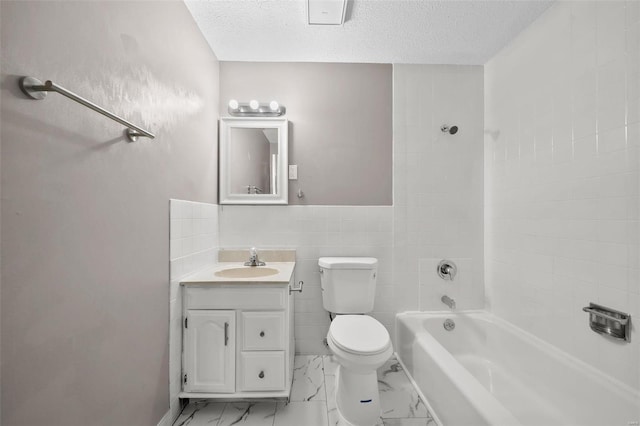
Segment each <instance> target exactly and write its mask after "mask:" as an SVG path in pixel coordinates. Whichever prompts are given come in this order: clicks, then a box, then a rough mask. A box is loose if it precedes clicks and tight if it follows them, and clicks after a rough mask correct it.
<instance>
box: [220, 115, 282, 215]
mask: <svg viewBox="0 0 640 426" xmlns="http://www.w3.org/2000/svg"><path fill="white" fill-rule="evenodd" d="M287 133H288V124H287V120H286V119H283V118H222V119H220V179H219V182H220V204H287V203H288V200H289V198H288V197H289V195H288V183H289V182H288V179H287V166H288V156H287V145H288V138H287Z"/></svg>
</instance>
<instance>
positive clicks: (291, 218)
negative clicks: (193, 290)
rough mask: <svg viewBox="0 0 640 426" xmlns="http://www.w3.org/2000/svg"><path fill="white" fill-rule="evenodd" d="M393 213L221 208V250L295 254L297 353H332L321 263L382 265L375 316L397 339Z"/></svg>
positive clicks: (353, 208)
mask: <svg viewBox="0 0 640 426" xmlns="http://www.w3.org/2000/svg"><path fill="white" fill-rule="evenodd" d="M392 218H393V209H392V207H390V206H220V246H221V247H224V248H247V247H251V246H255V247H257V248H258V250H259V249H266V248H295V249H296V259H297V260H296V262H297V263H296V272H295V276H296V280H297V281H304V291H303V292H302V293H301V294H296V296H295V298H296V301H295V334H296V353H299V354H323V353H328V350H327V348H326V347H325V346H324V344H323V342H322V341H323V339H324V338H325V337H326V335H327V331H328V328H329V317H328V314H327V312H326V311H325V310H324V309H323V307H322V295H321V292H320V273H319V268H318V258H319V257H322V256H372V257H376V258H378V260H379V267H378V282H377V289H376V293H377V294H376V304H375V307H374V312H373V313H372V315H373V316H374V317H375V318H377V319H378V320H380V321H381V322H382V324H384V325H385V326H386V327H387V329H388V330H389V332H390V333H393V329H394V327H393V321H394V314H395V308H394V306H393V295H394V287H393V279H392V273H393V252H392V244H393V233H392V232H393V220H392Z"/></svg>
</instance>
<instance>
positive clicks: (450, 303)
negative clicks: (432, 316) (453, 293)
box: [440, 294, 456, 311]
mask: <svg viewBox="0 0 640 426" xmlns="http://www.w3.org/2000/svg"><path fill="white" fill-rule="evenodd" d="M440 300H442V303H444V304H445V305H447V306H448V307H449V309H451V310H452V311H453V310H454V309H456V301H455V300H453V299H452V298H450V297H449V296H447V295H446V294H445V295H444V296H442V297H441V298H440Z"/></svg>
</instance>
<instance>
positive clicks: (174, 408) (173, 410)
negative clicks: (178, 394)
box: [158, 398, 182, 426]
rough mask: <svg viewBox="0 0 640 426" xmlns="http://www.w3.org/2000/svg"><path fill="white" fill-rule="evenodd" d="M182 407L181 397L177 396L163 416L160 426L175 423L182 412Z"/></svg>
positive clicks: (169, 425)
mask: <svg viewBox="0 0 640 426" xmlns="http://www.w3.org/2000/svg"><path fill="white" fill-rule="evenodd" d="M181 411H182V410H181V408H180V399H178V398H175V399H174V400H173V401H171V404H169V411H167V413H166V414H165V415H164V417H162V420H160V422H159V423H158V426H173V423H174V422H175V421H176V419H177V418H178V416H179V415H180V412H181Z"/></svg>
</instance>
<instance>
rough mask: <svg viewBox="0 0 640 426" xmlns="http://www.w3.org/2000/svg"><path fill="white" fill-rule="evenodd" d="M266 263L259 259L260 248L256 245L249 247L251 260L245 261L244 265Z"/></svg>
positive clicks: (262, 264)
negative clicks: (257, 248)
mask: <svg viewBox="0 0 640 426" xmlns="http://www.w3.org/2000/svg"><path fill="white" fill-rule="evenodd" d="M264 265H265V263H264V262H262V261H261V260H260V259H258V250H256V248H255V247H251V248H250V249H249V261H248V262H244V266H264Z"/></svg>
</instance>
